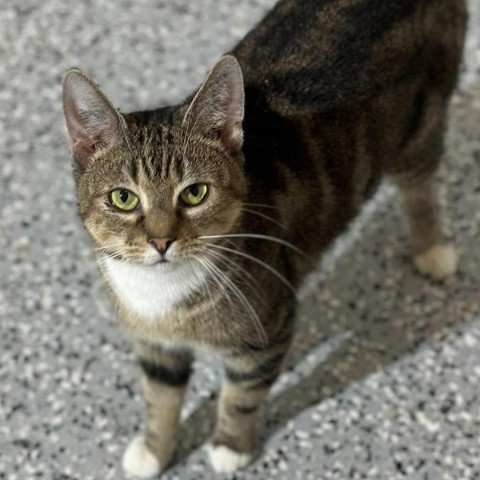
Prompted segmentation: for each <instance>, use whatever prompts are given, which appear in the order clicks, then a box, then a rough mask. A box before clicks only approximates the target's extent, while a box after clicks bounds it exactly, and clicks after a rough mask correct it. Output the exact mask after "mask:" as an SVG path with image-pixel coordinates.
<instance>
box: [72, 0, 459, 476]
mask: <svg viewBox="0 0 480 480" xmlns="http://www.w3.org/2000/svg"><path fill="white" fill-rule="evenodd" d="M465 22H466V12H465V5H464V2H463V1H462V0H402V1H399V0H284V1H281V2H279V3H278V5H277V6H276V7H275V8H274V9H273V10H272V11H271V12H270V13H269V14H268V15H267V17H266V18H265V19H264V20H263V21H262V22H261V23H260V24H259V25H258V26H257V27H256V28H255V29H254V30H253V31H252V32H250V33H249V34H248V35H247V36H246V37H245V39H243V40H242V41H241V42H240V43H239V44H238V45H237V46H236V47H235V48H234V50H233V51H232V55H233V56H225V57H223V58H222V59H221V60H220V61H219V62H218V64H217V65H216V66H215V67H214V69H213V70H212V72H211V73H210V75H209V76H208V77H207V79H206V80H205V82H204V83H203V84H202V86H201V87H200V89H199V90H198V91H197V92H196V93H195V94H194V95H192V96H190V97H189V98H187V99H186V100H185V102H183V103H182V104H180V105H177V106H175V107H169V108H162V109H158V110H153V111H146V112H137V113H130V114H125V115H120V114H118V112H116V110H114V108H113V107H112V106H111V104H110V103H109V102H108V100H107V99H106V98H105V97H104V96H103V94H102V93H101V92H100V91H99V89H98V87H97V86H96V85H95V84H94V82H93V81H92V80H91V79H89V77H88V76H86V75H85V74H83V73H82V72H80V71H78V70H74V71H70V72H68V73H67V75H66V77H65V81H64V106H65V115H66V119H67V126H68V128H69V132H70V134H71V137H72V150H73V156H74V159H75V162H74V163H75V179H76V184H77V192H78V205H79V212H80V215H81V217H82V219H83V220H84V223H85V226H86V228H87V230H88V231H89V233H90V234H91V236H92V238H93V239H94V240H95V242H96V244H97V245H98V246H99V248H100V249H101V250H100V253H99V264H100V268H101V270H102V272H103V273H104V277H105V280H106V284H107V286H108V287H109V288H110V290H111V291H112V296H113V299H114V301H115V304H116V306H117V309H118V312H119V317H120V319H121V322H122V323H123V324H124V326H125V327H126V328H127V329H128V330H129V331H130V332H131V333H132V335H133V337H134V339H135V345H136V351H137V355H138V357H139V361H140V365H141V366H142V368H143V372H144V374H143V390H144V396H145V399H146V403H147V406H148V433H147V435H146V438H145V439H144V440H141V441H136V442H135V445H134V448H133V447H132V450H130V452H133V453H131V455H134V456H135V455H137V456H139V455H144V454H148V455H146V456H145V458H149V459H150V460H151V459H152V458H153V457H152V456H151V453H153V454H154V455H155V457H156V458H158V460H159V464H158V465H160V466H161V467H160V466H158V465H157V464H156V463H155V462H151V464H152V465H153V467H152V469H157V468H158V469H159V468H164V467H165V466H166V465H168V464H169V463H170V462H171V460H172V458H173V453H174V450H175V445H176V442H177V440H178V422H179V412H180V408H181V402H182V399H183V395H184V393H185V387H186V383H187V380H188V377H189V374H190V366H191V361H192V357H191V354H190V349H191V348H192V347H195V346H201V347H203V348H205V347H206V348H209V349H211V350H213V351H215V352H217V353H218V354H219V355H220V356H221V357H222V358H223V360H224V363H225V381H224V384H223V386H222V390H221V395H220V400H219V409H218V421H217V427H216V431H215V433H214V436H213V439H212V443H213V446H214V447H215V448H216V450H214V453H213V454H212V455H213V457H212V459H213V464H214V466H216V468H218V469H220V470H222V471H226V470H228V469H229V468H231V469H233V468H236V467H239V466H243V465H245V463H246V462H247V461H249V460H250V459H251V458H252V454H253V452H254V449H255V440H256V429H257V424H258V416H259V413H260V410H261V408H260V407H261V405H262V403H263V402H264V400H265V398H266V396H267V394H268V390H269V387H270V386H271V384H272V383H273V382H274V381H275V379H276V377H277V376H278V374H279V372H280V369H281V364H282V360H283V358H284V355H285V353H286V351H287V349H288V346H289V344H290V340H291V336H292V331H293V318H294V311H295V295H294V291H295V290H296V289H297V288H298V286H299V284H300V282H301V280H302V279H303V278H304V276H305V275H306V274H307V273H308V272H309V271H310V270H311V269H312V266H314V265H315V264H316V260H317V259H318V258H319V256H320V255H321V254H322V252H323V251H324V250H325V248H326V247H327V246H328V245H329V244H330V243H331V242H332V240H333V239H334V238H335V237H336V236H337V235H339V234H340V233H341V232H342V231H344V229H345V228H346V226H347V225H348V222H349V221H350V220H351V219H352V218H353V217H354V216H355V215H356V214H357V212H358V211H359V210H360V208H361V206H362V204H363V203H364V202H365V201H366V200H367V199H368V198H369V197H370V196H371V195H372V194H373V192H374V191H375V188H376V186H377V185H378V184H379V182H380V180H381V178H382V177H383V176H385V175H387V176H390V177H391V178H392V179H393V180H394V181H395V182H396V183H397V184H398V186H399V189H400V191H401V192H402V194H403V197H404V200H405V211H406V214H407V217H408V220H409V225H410V231H411V238H412V249H413V253H414V255H415V258H416V260H415V261H416V263H417V265H418V266H419V268H420V269H421V271H422V272H424V273H427V274H430V275H432V276H434V277H435V278H443V277H445V276H446V275H448V274H451V273H452V272H453V270H454V266H455V257H454V252H453V250H451V249H449V247H448V246H446V244H445V243H446V242H445V239H444V237H443V233H442V229H441V225H440V216H439V212H438V207H437V203H436V197H435V192H434V189H433V183H432V176H433V174H434V172H435V170H436V168H437V166H438V163H439V160H440V156H441V153H442V148H443V133H444V128H445V118H446V110H447V107H448V101H449V97H450V94H451V92H452V89H453V87H454V85H455V81H456V78H457V72H458V67H459V63H460V59H461V54H462V47H463V40H464V31H465ZM235 58H236V60H235ZM237 62H238V63H237ZM242 72H243V81H242ZM244 100H245V102H244ZM242 120H243V130H242V128H241V124H242ZM242 139H243V145H242ZM195 182H206V183H208V184H209V185H210V191H209V196H208V198H207V200H206V201H205V202H204V203H203V204H202V205H201V206H199V207H196V208H191V209H187V208H183V207H182V206H181V205H180V204H179V203H178V200H177V198H178V194H179V191H180V190H181V189H182V188H184V187H185V186H187V185H189V184H191V183H195ZM115 188H127V189H130V190H131V191H133V192H135V193H136V194H137V195H138V197H139V199H140V208H138V209H136V210H135V211H134V212H132V213H130V214H122V213H119V212H118V211H116V210H115V209H114V208H113V207H112V206H111V204H110V203H109V201H108V197H107V192H109V191H111V190H113V189H115ZM222 235H231V236H230V237H227V238H218V237H219V236H220V237H221V236H222ZM246 235H248V236H246ZM151 238H172V239H174V240H175V241H174V243H173V245H174V246H173V247H171V251H170V253H169V255H170V257H169V262H170V263H169V265H172V266H167V267H165V268H175V264H176V263H181V262H184V261H186V260H188V261H190V262H191V263H192V265H193V264H195V262H197V263H198V265H197V268H198V271H199V272H201V275H202V278H204V281H202V282H199V283H198V286H196V287H195V288H193V287H192V289H190V290H188V291H187V290H186V292H185V294H183V295H180V296H179V298H176V297H175V301H172V306H171V308H169V310H168V311H167V312H164V313H162V314H160V313H159V314H158V315H153V317H154V318H152V317H151V316H150V317H149V318H148V319H147V318H146V317H145V315H142V313H141V312H139V311H136V310H135V308H134V307H132V304H131V303H129V302H128V301H127V298H122V295H124V297H128V294H129V292H128V289H127V290H123V291H124V293H123V294H122V295H118V294H116V293H115V289H114V288H112V287H113V286H114V284H115V281H114V280H115V279H114V278H112V277H111V276H109V272H108V269H106V268H105V266H104V261H103V258H104V257H105V256H106V255H108V256H113V257H116V258H117V259H120V260H122V261H124V262H125V265H130V264H132V263H133V264H135V268H139V269H148V268H153V267H151V265H149V264H148V261H147V258H152V255H155V253H152V250H151V246H149V239H151ZM298 250H301V251H302V252H303V253H299V251H298ZM447 257H448V258H447ZM192 259H193V261H192ZM159 268H160V267H159ZM162 268H163V267H162ZM192 268H193V267H192ZM127 275H128V273H127ZM142 278H143V277H142ZM145 278H147V276H145ZM180 281H181V280H180ZM159 285H160V282H159ZM154 287H155V286H154ZM158 288H163V287H160V286H158ZM149 291H151V292H152V293H151V295H152V297H153V298H155V289H154V288H153V289H151V290H149ZM160 297H161V295H160V294H159V298H160ZM169 298H170V297H169ZM172 298H173V297H172ZM159 311H161V309H159ZM142 449H143V450H142ZM138 458H140V457H138ZM138 458H137V457H135V458H132V456H129V457H128V458H127V460H128V461H127V462H126V464H127V465H130V466H131V465H137V463H136V460H137V459H138ZM129 468H136V467H129ZM130 473H135V472H130Z"/></svg>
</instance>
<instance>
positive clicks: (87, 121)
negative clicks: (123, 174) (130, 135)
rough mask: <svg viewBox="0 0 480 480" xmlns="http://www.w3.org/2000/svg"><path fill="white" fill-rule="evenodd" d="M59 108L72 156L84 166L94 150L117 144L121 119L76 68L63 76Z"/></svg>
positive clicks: (91, 82) (123, 126) (122, 132)
mask: <svg viewBox="0 0 480 480" xmlns="http://www.w3.org/2000/svg"><path fill="white" fill-rule="evenodd" d="M63 112H64V114H65V121H66V123H67V129H68V133H69V135H70V140H71V142H72V151H73V157H74V159H75V161H76V162H77V164H78V165H79V166H80V167H85V166H86V165H87V164H88V162H89V161H90V160H91V159H92V157H93V155H94V153H95V152H96V151H97V150H99V149H101V148H105V147H111V146H113V145H116V144H120V143H121V142H122V141H123V139H124V131H125V121H124V119H123V117H122V116H121V115H120V113H118V111H117V110H116V109H115V107H114V106H113V105H112V104H111V103H110V101H109V100H108V99H107V97H106V96H105V95H104V94H103V93H102V92H101V90H100V88H99V87H98V85H97V84H96V83H95V82H94V81H93V80H92V79H91V78H90V77H89V76H88V75H87V74H86V73H85V72H82V71H81V70H79V69H78V68H72V69H71V70H68V72H67V73H66V74H65V76H64V77H63Z"/></svg>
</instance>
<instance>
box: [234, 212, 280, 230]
mask: <svg viewBox="0 0 480 480" xmlns="http://www.w3.org/2000/svg"><path fill="white" fill-rule="evenodd" d="M242 210H243V211H244V212H247V213H252V214H253V215H257V216H258V217H261V218H264V219H265V220H268V221H270V222H272V223H274V224H275V225H277V226H279V227H280V228H283V229H284V230H288V228H287V227H286V226H285V225H282V224H281V223H280V222H277V220H275V219H274V218H272V217H270V216H269V215H265V214H264V213H261V212H256V211H255V210H251V209H250V208H242Z"/></svg>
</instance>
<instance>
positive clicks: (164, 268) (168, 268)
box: [143, 260, 180, 272]
mask: <svg viewBox="0 0 480 480" xmlns="http://www.w3.org/2000/svg"><path fill="white" fill-rule="evenodd" d="M143 265H146V266H147V267H149V268H151V269H154V270H158V271H160V272H172V271H174V270H176V269H177V268H178V267H179V266H180V262H178V261H171V260H156V261H154V262H148V263H144V264H143Z"/></svg>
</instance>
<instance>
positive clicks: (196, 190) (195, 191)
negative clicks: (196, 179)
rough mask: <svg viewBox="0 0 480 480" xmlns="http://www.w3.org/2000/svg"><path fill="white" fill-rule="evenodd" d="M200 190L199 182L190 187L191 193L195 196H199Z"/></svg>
mask: <svg viewBox="0 0 480 480" xmlns="http://www.w3.org/2000/svg"><path fill="white" fill-rule="evenodd" d="M199 191H200V185H199V184H198V183H195V185H192V186H191V187H190V193H191V194H192V195H193V196H194V197H196V196H198V193H199Z"/></svg>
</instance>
